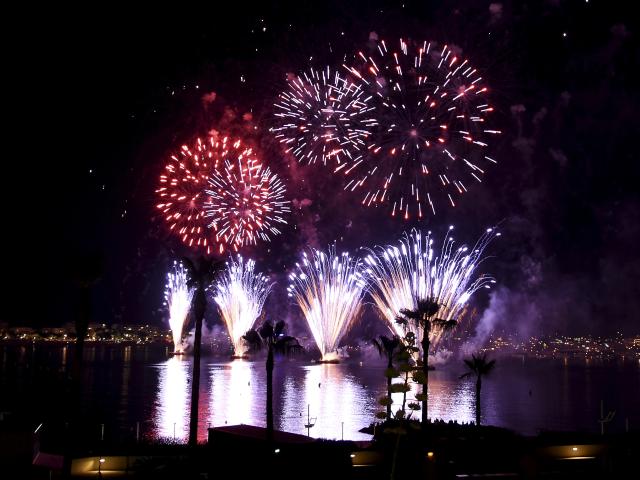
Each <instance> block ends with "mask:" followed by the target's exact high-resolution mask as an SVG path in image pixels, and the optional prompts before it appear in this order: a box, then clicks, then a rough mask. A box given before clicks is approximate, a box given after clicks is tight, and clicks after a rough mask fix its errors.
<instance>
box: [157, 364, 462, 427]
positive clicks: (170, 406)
mask: <svg viewBox="0 0 640 480" xmlns="http://www.w3.org/2000/svg"><path fill="white" fill-rule="evenodd" d="M190 366H191V363H190V362H189V360H188V359H184V358H183V357H173V358H171V359H169V360H167V361H166V362H164V363H161V364H159V365H157V366H156V367H157V368H158V371H159V376H158V380H159V387H158V393H157V400H156V411H155V414H154V419H153V423H154V428H153V435H154V436H155V437H160V438H173V437H174V424H175V438H176V439H177V440H185V439H186V438H187V437H188V425H189V404H190V383H189V374H190ZM202 370H203V371H204V372H206V373H205V374H204V375H206V377H205V378H202V379H201V389H200V392H201V393H200V411H199V423H200V428H199V433H198V437H199V438H200V440H205V439H206V437H207V428H208V427H210V426H222V425H237V424H241V423H244V424H251V425H261V426H264V425H265V424H266V414H265V395H266V385H265V377H266V374H265V370H264V363H262V362H260V361H256V362H252V361H245V360H234V361H231V362H226V363H209V364H208V365H207V364H205V365H203V369H202ZM438 373H439V372H438ZM395 381H398V380H395ZM418 388H419V387H418V386H414V388H413V389H412V392H410V393H409V394H408V395H407V401H411V400H414V394H415V393H416V392H417V391H418ZM429 391H430V398H429V409H430V410H429V413H430V415H429V416H430V417H432V418H440V419H443V420H445V421H448V420H458V421H459V422H469V421H471V420H473V418H474V414H473V408H474V403H473V388H472V387H471V386H470V384H469V383H461V382H455V381H454V380H452V379H450V378H446V377H444V378H440V375H437V374H432V375H431V382H430V387H429ZM385 394H386V380H385V378H384V377H383V376H382V370H381V369H378V368H361V367H358V366H357V365H349V364H338V365H335V364H315V365H304V364H298V363H293V362H290V363H286V362H285V361H281V362H278V363H277V364H276V370H275V372H274V421H275V426H276V428H277V429H280V430H284V431H288V432H294V433H300V434H307V433H309V434H310V435H311V436H312V437H321V438H334V439H340V438H343V435H344V438H345V439H349V440H362V439H369V438H370V436H369V435H367V434H363V433H361V432H359V430H360V429H361V428H363V427H366V426H368V425H369V424H370V423H371V422H372V421H373V420H374V415H375V413H376V412H377V411H379V410H382V409H383V408H382V407H380V406H379V405H378V404H377V399H378V398H380V397H381V396H383V395H385ZM401 403H402V394H394V395H393V404H394V406H393V409H394V410H396V409H397V408H399V407H400V405H401ZM414 415H415V416H416V417H417V418H419V416H420V412H416V413H415V414H414ZM308 416H310V418H311V422H310V423H311V424H313V426H312V427H311V428H310V431H309V432H307V429H306V428H305V425H306V424H307V423H308V421H309V420H308Z"/></svg>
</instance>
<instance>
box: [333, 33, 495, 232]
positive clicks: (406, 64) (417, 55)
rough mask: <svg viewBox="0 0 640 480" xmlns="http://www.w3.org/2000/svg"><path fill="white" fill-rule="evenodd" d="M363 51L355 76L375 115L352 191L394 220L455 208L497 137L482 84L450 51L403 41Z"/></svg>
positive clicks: (487, 162) (479, 175)
mask: <svg viewBox="0 0 640 480" xmlns="http://www.w3.org/2000/svg"><path fill="white" fill-rule="evenodd" d="M399 47H400V48H399V49H398V50H396V49H393V48H391V47H388V46H387V45H386V43H385V42H384V41H380V42H377V43H376V46H375V48H373V49H372V50H371V51H370V52H369V54H366V55H365V53H363V52H359V53H358V55H357V56H356V57H355V59H354V61H353V64H352V65H344V67H345V69H346V70H347V71H348V72H349V77H351V79H352V81H353V82H354V83H355V84H357V85H358V87H360V88H361V89H362V90H363V91H364V92H365V95H371V96H372V100H371V101H370V102H369V103H370V104H371V105H372V106H373V108H374V109H375V118H376V120H377V122H376V125H375V127H374V126H371V125H370V130H371V131H372V135H371V137H370V141H368V142H367V154H366V155H365V158H364V161H363V162H360V163H358V165H354V168H347V169H345V170H344V173H345V174H350V173H352V172H353V173H352V174H353V177H352V178H351V179H350V180H349V181H348V182H347V183H346V185H345V189H346V190H351V191H353V190H356V189H358V188H362V189H363V192H364V196H363V200H362V203H363V204H364V205H367V206H370V205H380V204H385V205H387V206H388V207H389V210H391V214H392V215H393V216H396V215H399V216H402V217H404V218H405V219H409V218H416V217H417V218H421V217H423V215H425V214H428V213H433V214H435V213H436V204H438V205H439V204H440V203H443V204H450V205H452V206H455V202H456V197H459V196H460V195H462V194H464V193H465V192H466V191H467V190H468V188H470V183H472V182H481V181H482V176H483V174H484V173H485V170H486V165H490V164H492V163H495V160H494V159H493V158H491V157H490V156H489V146H490V144H491V141H492V137H495V136H496V135H498V134H500V131H499V130H495V129H493V128H491V126H490V122H489V121H488V120H489V117H490V114H491V112H493V107H491V106H490V104H489V102H488V100H487V91H488V88H487V87H486V85H485V83H484V80H483V78H482V77H481V76H480V75H479V73H478V71H477V70H476V69H475V68H474V67H473V66H472V65H471V64H470V63H469V61H468V60H466V59H463V58H459V57H458V56H457V55H456V54H455V53H454V52H453V50H452V49H451V48H449V47H448V46H446V45H445V46H444V47H437V48H436V46H435V45H433V44H432V43H428V42H423V43H414V42H406V41H404V40H400V43H399Z"/></svg>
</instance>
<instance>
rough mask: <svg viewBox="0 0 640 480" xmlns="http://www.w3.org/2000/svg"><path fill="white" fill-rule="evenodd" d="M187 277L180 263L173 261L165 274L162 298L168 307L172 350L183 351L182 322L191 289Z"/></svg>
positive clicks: (189, 306)
mask: <svg viewBox="0 0 640 480" xmlns="http://www.w3.org/2000/svg"><path fill="white" fill-rule="evenodd" d="M188 281H189V277H188V275H187V270H186V269H185V268H184V265H182V263H178V262H174V264H173V269H172V270H171V271H170V272H169V273H168V274H167V285H166V287H165V292H164V298H165V302H166V305H167V306H168V307H169V328H171V334H172V336H173V351H174V352H175V353H181V352H183V351H184V345H183V343H182V334H183V329H184V324H185V322H186V321H187V316H188V315H189V309H190V308H191V299H192V298H193V289H191V288H189V287H188Z"/></svg>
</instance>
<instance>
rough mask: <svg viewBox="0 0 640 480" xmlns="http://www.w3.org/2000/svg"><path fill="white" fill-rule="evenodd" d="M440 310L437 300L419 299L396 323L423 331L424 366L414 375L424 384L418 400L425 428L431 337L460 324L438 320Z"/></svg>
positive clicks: (405, 310)
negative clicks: (413, 307) (420, 404)
mask: <svg viewBox="0 0 640 480" xmlns="http://www.w3.org/2000/svg"><path fill="white" fill-rule="evenodd" d="M439 310H440V304H439V303H438V302H436V301H435V299H433V298H424V299H418V301H417V306H416V308H415V309H413V310H409V309H402V310H400V315H399V316H398V318H396V322H397V323H399V324H400V325H402V326H403V327H404V328H405V330H410V329H411V325H410V324H413V326H414V327H415V328H416V330H417V331H418V332H420V331H422V339H421V341H420V345H421V347H422V357H421V361H420V362H419V363H420V364H421V365H422V370H421V371H418V372H416V374H414V380H416V381H417V382H418V383H422V393H421V394H418V395H416V399H417V400H419V401H421V402H422V427H423V428H425V427H426V425H427V421H428V416H427V406H428V399H429V394H428V384H429V347H430V346H431V341H430V339H429V335H430V334H431V333H435V332H437V331H440V332H446V331H449V330H451V329H453V328H454V327H455V326H456V325H457V324H458V322H457V321H456V320H442V319H440V318H436V315H437V314H438V311H439Z"/></svg>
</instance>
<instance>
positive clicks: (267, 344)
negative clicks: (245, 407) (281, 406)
mask: <svg viewBox="0 0 640 480" xmlns="http://www.w3.org/2000/svg"><path fill="white" fill-rule="evenodd" d="M285 330H286V323H285V322H284V321H282V320H280V321H279V322H276V324H275V326H274V325H273V324H272V323H271V322H270V321H268V320H267V321H265V322H264V323H263V324H262V326H261V327H260V328H258V329H257V330H256V329H252V330H249V331H248V332H247V333H246V334H244V335H243V336H242V338H243V339H244V340H245V341H246V342H247V343H248V345H249V350H250V351H257V350H261V349H262V348H266V349H267V365H266V368H267V442H268V443H271V442H273V357H274V354H280V355H292V354H298V353H301V352H302V346H301V345H300V343H298V340H297V339H296V338H294V337H291V336H289V335H285Z"/></svg>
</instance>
